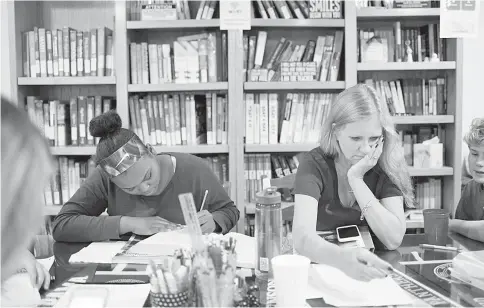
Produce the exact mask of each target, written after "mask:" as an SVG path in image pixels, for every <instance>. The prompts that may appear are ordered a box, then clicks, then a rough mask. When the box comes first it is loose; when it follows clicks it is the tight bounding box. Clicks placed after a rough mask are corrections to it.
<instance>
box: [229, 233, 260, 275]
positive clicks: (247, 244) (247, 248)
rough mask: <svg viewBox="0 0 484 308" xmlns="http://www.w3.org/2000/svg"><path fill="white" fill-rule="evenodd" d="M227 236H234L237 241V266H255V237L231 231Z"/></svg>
mask: <svg viewBox="0 0 484 308" xmlns="http://www.w3.org/2000/svg"><path fill="white" fill-rule="evenodd" d="M225 237H232V238H233V239H235V240H236V241H237V242H236V244H235V253H236V254H237V266H238V267H243V268H255V259H256V258H257V257H256V254H255V248H256V245H257V242H256V240H255V237H251V236H248V235H245V234H242V233H237V232H230V233H227V234H226V235H225Z"/></svg>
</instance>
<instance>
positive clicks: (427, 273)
mask: <svg viewBox="0 0 484 308" xmlns="http://www.w3.org/2000/svg"><path fill="white" fill-rule="evenodd" d="M425 242H426V241H425V236H424V235H423V234H412V235H405V237H404V240H403V242H402V245H401V246H400V247H399V248H398V249H397V250H395V251H382V250H376V251H375V253H376V254H377V255H378V256H380V257H381V258H382V259H384V260H386V261H387V262H389V263H390V264H392V265H393V266H394V268H395V269H397V270H398V271H400V272H402V273H403V274H404V275H405V276H406V277H409V278H410V279H411V280H413V281H416V282H417V283H418V284H420V285H421V286H423V287H424V288H429V289H430V290H431V291H432V292H433V293H432V292H429V294H430V295H428V296H427V297H426V298H425V297H424V298H422V299H420V300H419V299H417V297H415V300H416V301H415V305H416V306H435V307H444V306H445V307H448V306H449V304H448V303H445V304H442V303H441V304H439V303H438V301H436V300H435V298H434V302H433V303H434V305H429V302H430V303H432V296H433V297H437V298H439V296H438V295H440V296H443V297H444V298H445V297H447V298H449V299H450V300H451V301H452V302H455V303H456V304H458V305H461V306H472V307H476V306H482V305H483V304H484V301H483V299H484V292H483V291H481V290H479V289H476V288H473V287H471V286H468V285H463V284H458V283H452V282H449V281H448V280H445V279H441V278H439V277H437V276H436V275H435V274H434V270H435V268H436V267H439V266H441V267H445V266H446V264H448V262H445V261H442V260H451V259H452V258H453V257H455V255H456V253H455V252H449V251H433V250H423V249H421V248H420V247H419V244H422V243H425ZM88 244H89V243H59V242H56V243H54V255H55V262H54V266H53V267H52V269H51V274H54V275H55V277H56V281H55V282H54V283H53V284H52V287H53V288H55V287H56V286H60V285H61V284H62V283H63V282H64V281H65V280H67V279H69V278H70V277H72V276H73V275H75V274H76V273H79V272H80V271H81V270H83V269H85V268H86V267H87V266H88V265H87V264H69V258H70V256H71V255H72V254H74V253H76V252H78V251H79V250H81V249H82V248H83V247H85V246H87V245H88ZM448 244H450V245H452V246H455V247H459V248H463V249H465V250H470V251H475V250H484V244H483V243H480V242H477V241H474V240H471V239H468V238H465V237H463V236H460V235H457V234H450V235H449V240H448ZM413 251H415V252H417V253H419V255H420V256H421V257H422V258H423V259H424V260H427V261H428V260H434V261H433V262H435V263H433V264H412V262H413V260H415V259H414V257H413V256H412V252H413ZM441 261H442V262H441ZM401 262H404V264H402V263H401ZM405 262H407V263H406V264H405ZM91 266H92V265H91ZM401 286H402V287H403V285H401ZM406 287H408V284H407V285H406ZM408 288H410V287H408ZM51 289H52V288H51ZM404 289H405V288H404ZM407 291H412V292H414V291H415V289H412V288H410V289H409V290H407ZM435 292H436V294H438V295H436V294H435ZM307 302H308V304H309V305H310V306H313V307H324V306H326V307H327V306H329V305H327V304H326V303H325V302H324V300H323V299H312V300H308V301H307ZM442 302H443V303H444V302H445V301H442ZM147 303H148V302H147Z"/></svg>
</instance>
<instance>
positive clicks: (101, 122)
mask: <svg viewBox="0 0 484 308" xmlns="http://www.w3.org/2000/svg"><path fill="white" fill-rule="evenodd" d="M121 126H122V121H121V118H120V117H119V115H118V114H117V113H116V111H114V110H110V111H108V112H106V113H103V114H101V115H100V116H97V117H95V118H94V119H92V120H91V122H89V132H90V133H91V135H92V136H93V137H106V136H109V135H112V134H114V133H116V132H117V131H119V129H120V128H121Z"/></svg>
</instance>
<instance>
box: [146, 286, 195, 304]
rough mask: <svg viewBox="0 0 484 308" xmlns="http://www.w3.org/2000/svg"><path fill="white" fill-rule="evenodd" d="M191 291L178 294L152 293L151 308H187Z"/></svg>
mask: <svg viewBox="0 0 484 308" xmlns="http://www.w3.org/2000/svg"><path fill="white" fill-rule="evenodd" d="M188 294H189V291H188V290H186V291H183V292H180V293H177V294H165V293H155V292H152V291H150V302H151V307H187V306H188Z"/></svg>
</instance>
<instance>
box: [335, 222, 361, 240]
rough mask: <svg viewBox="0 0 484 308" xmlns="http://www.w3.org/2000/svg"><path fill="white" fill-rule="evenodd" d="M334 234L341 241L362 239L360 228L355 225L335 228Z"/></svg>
mask: <svg viewBox="0 0 484 308" xmlns="http://www.w3.org/2000/svg"><path fill="white" fill-rule="evenodd" d="M336 236H337V237H338V241H339V242H341V243H344V242H352V241H358V240H362V237H361V234H360V230H359V229H358V227H357V226H356V225H350V226H343V227H338V228H336Z"/></svg>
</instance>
